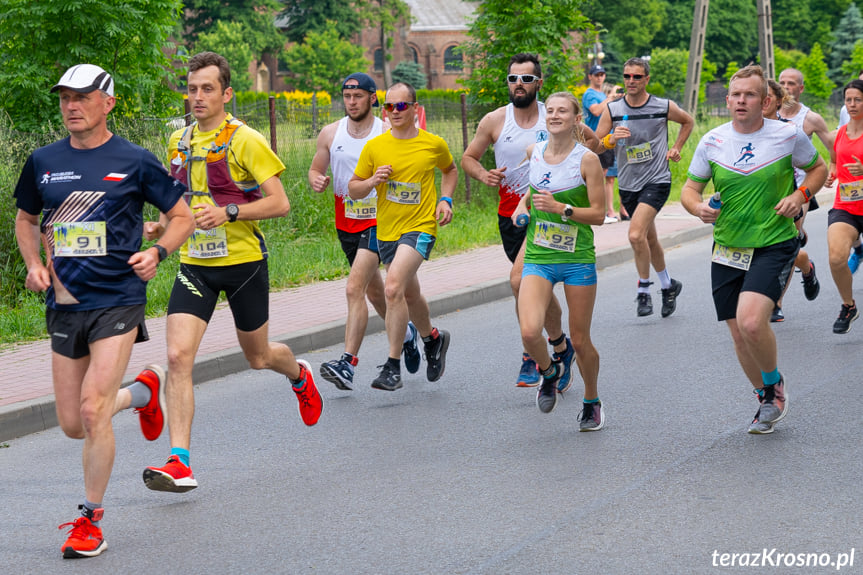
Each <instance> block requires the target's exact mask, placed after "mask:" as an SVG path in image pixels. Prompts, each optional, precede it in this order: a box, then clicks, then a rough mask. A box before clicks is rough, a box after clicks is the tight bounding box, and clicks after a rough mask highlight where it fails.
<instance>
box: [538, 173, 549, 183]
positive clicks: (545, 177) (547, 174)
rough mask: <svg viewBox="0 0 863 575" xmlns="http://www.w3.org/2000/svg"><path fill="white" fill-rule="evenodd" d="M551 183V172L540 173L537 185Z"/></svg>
mask: <svg viewBox="0 0 863 575" xmlns="http://www.w3.org/2000/svg"><path fill="white" fill-rule="evenodd" d="M550 183H551V172H546V173H545V174H543V175H542V179H541V180H540V181H539V183H538V184H537V185H538V186H547V185H549V184H550Z"/></svg>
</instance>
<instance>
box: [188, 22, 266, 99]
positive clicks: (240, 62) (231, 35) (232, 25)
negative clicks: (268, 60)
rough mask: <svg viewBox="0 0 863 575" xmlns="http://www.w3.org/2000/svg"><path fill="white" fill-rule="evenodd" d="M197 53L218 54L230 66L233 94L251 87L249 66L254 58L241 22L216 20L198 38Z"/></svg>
mask: <svg viewBox="0 0 863 575" xmlns="http://www.w3.org/2000/svg"><path fill="white" fill-rule="evenodd" d="M195 51H197V52H206V51H210V52H218V53H219V54H221V55H222V56H224V57H225V59H226V60H227V61H228V64H230V65H231V87H232V88H233V89H234V91H235V92H241V91H245V90H248V89H250V88H251V87H252V78H250V77H249V64H250V63H251V61H252V58H254V53H253V52H252V47H251V46H250V45H249V44H248V42H246V36H245V25H244V24H243V23H242V22H224V21H223V20H217V21H216V22H215V24H214V26H213V27H212V28H210V30H209V31H208V32H203V33H202V34H200V35H199V36H198V42H197V43H196V44H195Z"/></svg>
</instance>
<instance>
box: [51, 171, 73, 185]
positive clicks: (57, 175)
mask: <svg viewBox="0 0 863 575" xmlns="http://www.w3.org/2000/svg"><path fill="white" fill-rule="evenodd" d="M80 179H81V174H76V173H75V172H74V171H72V172H54V173H53V174H52V173H51V172H45V173H44V174H43V175H42V183H43V184H61V183H63V182H72V181H75V180H80Z"/></svg>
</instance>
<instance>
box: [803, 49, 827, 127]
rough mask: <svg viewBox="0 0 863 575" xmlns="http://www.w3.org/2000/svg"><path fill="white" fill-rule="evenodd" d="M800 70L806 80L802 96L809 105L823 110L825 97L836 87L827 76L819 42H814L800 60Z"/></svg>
mask: <svg viewBox="0 0 863 575" xmlns="http://www.w3.org/2000/svg"><path fill="white" fill-rule="evenodd" d="M800 71H801V72H802V73H803V78H804V80H805V82H806V91H805V92H803V98H804V100H806V103H807V104H808V105H809V106H812V107H814V108H816V109H821V110H823V109H824V107H825V105H826V103H827V98H829V97H830V94H831V93H833V89H834V88H835V87H836V86H835V85H834V84H833V82H832V81H830V79H829V78H828V77H827V64H826V63H825V62H824V52H823V51H822V50H821V44H819V43H818V42H816V43H815V44H814V45H813V46H812V51H811V52H810V53H809V55H808V56H806V57H805V58H804V59H803V60H802V61H801V62H800Z"/></svg>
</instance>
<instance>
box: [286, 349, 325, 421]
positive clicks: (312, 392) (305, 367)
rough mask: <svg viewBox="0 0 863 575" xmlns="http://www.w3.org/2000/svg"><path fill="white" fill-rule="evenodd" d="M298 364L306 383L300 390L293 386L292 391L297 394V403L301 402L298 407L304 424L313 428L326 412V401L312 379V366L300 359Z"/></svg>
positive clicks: (301, 376)
mask: <svg viewBox="0 0 863 575" xmlns="http://www.w3.org/2000/svg"><path fill="white" fill-rule="evenodd" d="M297 363H299V364H300V378H301V379H303V380H304V381H303V385H302V387H300V388H299V389H297V388H296V387H294V386H293V385H292V386H291V389H293V390H294V393H296V394H297V401H298V402H299V404H298V406H297V407H298V409H299V410H300V417H302V418H303V423H305V424H306V425H309V426H312V425H314V424H316V423H317V422H318V419H320V417H321V412H322V411H323V410H324V400H323V398H322V397H321V394H320V393H318V388H317V387H315V380H314V379H312V366H311V365H309V362H307V361H306V360H304V359H298V360H297Z"/></svg>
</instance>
